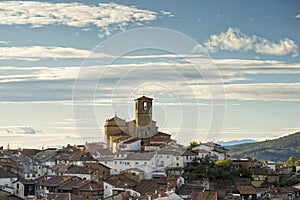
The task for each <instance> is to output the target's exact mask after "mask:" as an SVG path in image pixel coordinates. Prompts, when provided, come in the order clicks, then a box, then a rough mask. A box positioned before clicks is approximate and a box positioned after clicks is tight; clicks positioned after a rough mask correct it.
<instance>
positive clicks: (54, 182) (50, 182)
mask: <svg viewBox="0 0 300 200" xmlns="http://www.w3.org/2000/svg"><path fill="white" fill-rule="evenodd" d="M72 178H74V177H73V176H53V177H51V178H49V179H47V180H46V181H44V182H41V183H39V184H38V185H39V186H54V187H55V186H59V185H61V184H63V183H65V182H67V181H70V180H71V179H72Z"/></svg>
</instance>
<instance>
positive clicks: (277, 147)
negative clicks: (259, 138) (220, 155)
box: [227, 132, 300, 162]
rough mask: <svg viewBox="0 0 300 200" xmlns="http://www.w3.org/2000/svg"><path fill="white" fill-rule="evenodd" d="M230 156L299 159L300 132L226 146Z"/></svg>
mask: <svg viewBox="0 0 300 200" xmlns="http://www.w3.org/2000/svg"><path fill="white" fill-rule="evenodd" d="M227 149H229V152H228V154H229V155H230V156H231V157H235V158H241V157H254V158H256V159H258V160H261V161H265V160H272V161H281V162H284V161H286V160H287V159H288V158H289V157H290V156H294V157H295V159H296V160H299V159H300V132H297V133H294V134H290V135H287V136H284V137H280V138H278V139H274V140H266V141H263V142H255V143H247V144H239V145H234V146H229V147H227Z"/></svg>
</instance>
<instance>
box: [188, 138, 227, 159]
mask: <svg viewBox="0 0 300 200" xmlns="http://www.w3.org/2000/svg"><path fill="white" fill-rule="evenodd" d="M193 150H194V151H199V150H206V151H208V154H209V156H210V157H211V158H214V159H216V160H224V159H226V158H227V151H228V150H227V149H225V148H224V147H222V146H221V145H219V144H216V143H213V142H207V143H200V145H199V146H196V147H194V148H193Z"/></svg>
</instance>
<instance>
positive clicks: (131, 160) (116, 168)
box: [99, 151, 157, 179]
mask: <svg viewBox="0 0 300 200" xmlns="http://www.w3.org/2000/svg"><path fill="white" fill-rule="evenodd" d="M156 156H157V152H154V151H152V152H130V151H121V152H120V153H116V154H115V156H114V158H113V159H112V160H107V159H104V160H101V159H99V162H100V163H102V164H105V165H107V166H108V167H110V168H111V171H110V173H111V174H112V175H113V174H120V172H121V171H124V170H126V169H132V168H138V169H140V170H142V171H144V172H145V179H151V178H152V172H153V171H154V170H155V168H156Z"/></svg>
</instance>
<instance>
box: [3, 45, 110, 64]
mask: <svg viewBox="0 0 300 200" xmlns="http://www.w3.org/2000/svg"><path fill="white" fill-rule="evenodd" d="M86 57H89V58H106V57H110V55H106V54H101V53H92V52H91V51H89V50H83V49H75V48H71V47H57V46H26V47H0V59H2V60H4V59H7V60H11V59H15V60H27V61H38V60H40V59H48V58H52V59H73V58H79V59H82V58H86Z"/></svg>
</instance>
